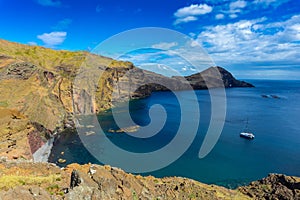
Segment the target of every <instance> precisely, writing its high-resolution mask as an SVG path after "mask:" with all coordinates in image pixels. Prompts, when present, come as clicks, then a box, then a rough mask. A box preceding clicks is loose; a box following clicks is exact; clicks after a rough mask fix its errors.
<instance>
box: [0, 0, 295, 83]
mask: <svg viewBox="0 0 300 200" xmlns="http://www.w3.org/2000/svg"><path fill="white" fill-rule="evenodd" d="M0 8H1V12H0V20H1V26H0V38H2V39H6V40H10V41H15V42H20V43H24V44H31V45H35V44H37V45H41V46H46V47H50V48H54V49H67V50H92V49H94V48H95V47H96V46H97V45H98V44H99V43H101V42H102V41H104V40H106V39H107V38H109V37H111V36H113V35H115V34H118V33H120V32H123V31H126V30H130V29H133V28H141V27H162V28H168V29H172V30H175V31H178V32H180V33H183V34H186V35H189V36H190V37H191V39H192V40H193V41H195V42H197V43H199V44H200V45H202V46H203V47H204V49H205V51H206V52H207V53H208V54H209V55H210V57H211V58H212V59H213V61H214V63H215V64H216V65H220V66H223V67H225V68H226V69H228V70H229V71H231V72H233V73H234V74H235V75H236V76H237V77H238V78H243V79H245V78H268V79H300V1H299V0H282V1H279V0H252V1H246V0H237V1H235V0H234V1H226V0H224V1H223V0H222V1H221V0H215V1H213V0H206V1H196V0H188V1H183V0H164V1H162V0H159V1H158V0H151V1H150V0H119V1H111V0H85V1H80V0H76V1H74V0H0ZM176 44H177V43H176V42H169V43H166V42H161V43H158V44H157V45H155V44H154V45H153V46H155V47H157V46H158V47H163V49H164V50H166V49H168V48H172V47H173V46H176ZM135 53H136V52H135ZM168 59H169V57H168ZM133 61H134V59H133ZM178 63H181V62H178ZM163 64H164V63H163ZM176 67H181V72H184V75H185V74H190V73H194V72H195V69H194V68H192V67H189V66H183V65H182V66H176ZM176 69H177V68H176ZM155 70H156V69H154V71H155Z"/></svg>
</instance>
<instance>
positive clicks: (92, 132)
mask: <svg viewBox="0 0 300 200" xmlns="http://www.w3.org/2000/svg"><path fill="white" fill-rule="evenodd" d="M94 134H96V133H95V132H94V131H87V132H85V135H86V136H89V135H94Z"/></svg>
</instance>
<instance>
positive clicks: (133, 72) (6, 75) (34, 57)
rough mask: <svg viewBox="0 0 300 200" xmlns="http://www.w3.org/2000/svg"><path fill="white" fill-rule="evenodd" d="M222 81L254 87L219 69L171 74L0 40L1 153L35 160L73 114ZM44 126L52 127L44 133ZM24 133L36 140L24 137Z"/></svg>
mask: <svg viewBox="0 0 300 200" xmlns="http://www.w3.org/2000/svg"><path fill="white" fill-rule="evenodd" d="M82 69H84V70H82ZM218 73H220V74H221V76H219V75H218ZM222 84H224V85H225V87H251V86H252V85H250V84H247V83H245V82H240V81H238V80H236V79H235V78H234V77H233V76H232V75H231V74H230V73H229V72H228V71H226V70H225V69H223V68H220V67H212V68H209V69H207V70H205V71H203V72H201V73H197V74H194V75H191V76H187V77H172V78H168V77H165V76H162V75H159V74H156V73H153V72H150V71H146V70H142V69H139V68H136V67H135V66H134V65H133V64H132V63H130V62H122V61H115V60H112V59H110V58H106V57H102V56H98V55H93V54H90V53H87V52H70V51H56V50H52V49H47V48H43V47H38V46H28V45H22V44H17V43H12V42H8V41H5V40H0V94H1V95H0V110H1V113H2V114H1V115H0V147H1V151H0V155H5V156H8V157H10V158H12V157H20V156H25V157H27V158H30V155H31V153H34V151H35V150H36V149H37V148H38V147H39V146H41V145H42V144H44V143H45V139H46V138H47V135H51V134H55V133H57V132H60V131H61V130H62V129H64V128H67V127H74V125H73V121H72V115H73V114H74V113H77V114H78V113H79V114H91V113H96V112H100V111H103V110H105V109H108V108H110V107H111V106H113V105H114V103H115V102H119V101H126V100H129V99H135V98H143V97H146V96H149V95H151V93H152V92H153V91H165V90H190V89H206V88H210V87H220V86H221V85H222ZM12 113H18V114H17V115H18V116H19V117H15V116H14V115H13V114H12ZM15 115H16V114H15ZM37 124H38V126H37ZM39 126H42V127H43V128H44V129H45V130H47V131H42V132H41V131H40V130H41V129H40V130H38V129H37V127H39ZM22 135H23V136H28V137H27V138H29V139H30V140H34V141H35V142H32V141H28V139H26V137H22V139H20V137H21V136H22ZM39 136H40V137H39ZM26 144H29V148H23V147H24V145H25V146H26V147H28V145H26ZM18 149H23V150H24V149H25V150H24V151H23V150H22V151H20V150H18ZM28 149H30V150H28Z"/></svg>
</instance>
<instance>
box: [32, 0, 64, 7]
mask: <svg viewBox="0 0 300 200" xmlns="http://www.w3.org/2000/svg"><path fill="white" fill-rule="evenodd" d="M37 3H38V4H40V5H42V6H52V7H59V6H61V2H60V1H59V0H56V1H55V0H37Z"/></svg>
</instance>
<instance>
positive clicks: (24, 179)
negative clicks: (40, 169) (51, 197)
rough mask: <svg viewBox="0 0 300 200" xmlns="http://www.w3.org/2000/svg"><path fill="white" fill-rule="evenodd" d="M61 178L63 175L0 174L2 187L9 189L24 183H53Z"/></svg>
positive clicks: (0, 187) (0, 185) (37, 184)
mask: <svg viewBox="0 0 300 200" xmlns="http://www.w3.org/2000/svg"><path fill="white" fill-rule="evenodd" d="M60 180H61V175H55V174H54V175H52V174H51V175H49V176H33V175H28V176H17V175H3V176H0V189H1V190H3V189H4V190H8V189H10V188H14V187H16V186H23V185H36V186H40V185H41V184H47V185H50V184H53V183H56V182H57V181H60Z"/></svg>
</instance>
